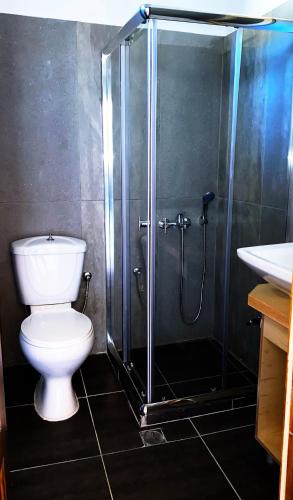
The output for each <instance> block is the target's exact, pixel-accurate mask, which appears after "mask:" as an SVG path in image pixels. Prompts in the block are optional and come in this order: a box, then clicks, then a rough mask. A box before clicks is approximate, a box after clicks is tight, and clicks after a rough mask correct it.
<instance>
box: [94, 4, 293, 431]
mask: <svg viewBox="0 0 293 500" xmlns="http://www.w3.org/2000/svg"><path fill="white" fill-rule="evenodd" d="M157 20H169V21H172V20H173V21H182V22H193V23H201V24H209V25H221V26H225V27H233V28H235V29H236V30H237V31H236V33H235V37H234V44H235V46H234V51H233V54H234V56H233V57H232V68H231V72H230V74H231V75H232V81H231V84H232V85H231V87H232V90H231V93H232V112H231V114H230V119H229V136H230V138H229V159H228V166H229V174H228V204H227V223H226V235H225V240H226V252H225V276H224V282H225V287H224V319H223V335H224V336H225V335H226V334H227V332H226V330H227V318H228V311H229V269H230V244H231V225H232V204H233V178H234V157H235V154H234V153H235V141H236V128H237V101H238V92H239V78H240V64H241V47H242V32H243V30H242V29H239V28H244V29H260V30H263V29H269V30H275V31H282V30H286V31H289V29H288V26H290V30H291V31H292V32H293V22H292V21H290V20H278V19H275V18H269V17H265V18H251V17H241V16H235V15H220V14H211V13H202V12H200V13H199V12H192V11H181V10H174V9H166V8H158V7H153V6H142V7H141V8H140V9H139V11H138V12H137V13H136V14H135V15H134V16H133V18H131V19H130V21H129V22H128V23H127V24H126V25H125V26H124V27H123V28H122V29H121V30H120V31H119V33H118V34H117V35H116V37H114V38H113V40H111V41H110V43H109V44H108V45H107V46H106V47H105V48H104V50H103V53H102V97H103V100H102V113H103V145H104V178H105V235H106V298H107V309H106V310H107V318H106V331H107V349H108V354H109V356H110V359H111V360H112V363H113V366H114V368H115V370H116V373H117V375H118V377H119V379H120V380H121V382H122V385H123V386H124V388H125V390H126V393H127V396H128V398H129V401H130V403H131V405H132V407H133V410H134V412H135V415H136V417H137V419H138V421H139V423H140V424H141V425H142V426H144V425H150V424H153V423H157V422H159V421H162V420H163V421H164V420H168V419H171V420H172V419H175V418H184V417H188V416H191V415H192V414H193V413H194V409H195V408H196V406H198V404H199V402H204V403H205V402H209V401H211V400H212V401H215V400H217V399H221V400H223V396H224V397H225V398H229V397H231V395H233V394H234V393H235V389H228V390H225V391H219V392H218V393H212V394H208V395H203V396H196V397H189V398H179V399H172V400H170V401H164V402H158V403H153V402H152V400H153V385H154V384H153V381H154V378H153V374H154V341H155V339H154V320H155V271H156V125H157V124H156V109H157V48H158V47H157ZM144 24H146V25H147V26H146V28H147V30H148V33H147V150H148V155H147V172H148V175H147V177H148V186H147V220H146V221H145V225H146V229H147V262H146V274H147V276H146V282H147V325H146V335H147V394H146V402H145V401H144V400H143V397H142V395H141V393H140V391H139V390H138V388H137V386H136V384H135V382H134V380H133V378H132V376H131V369H130V367H129V361H130V358H129V351H130V346H129V337H130V276H129V268H130V266H129V264H130V257H129V246H128V242H129V220H128V219H129V198H128V189H129V183H128V145H127V137H126V133H127V132H126V130H127V102H128V92H127V88H128V74H129V45H130V44H131V42H132V41H133V40H135V36H136V33H137V32H138V30H139V28H140V27H141V26H142V25H144ZM118 48H119V51H120V97H121V102H120V105H121V113H120V120H121V137H120V139H121V141H120V145H121V177H122V190H121V191H122V192H121V205H122V207H121V208H122V215H123V220H124V221H126V223H123V224H122V304H123V305H122V345H123V355H122V359H121V356H120V355H119V353H118V349H117V347H116V346H115V343H114V340H113V338H112V325H113V303H112V300H113V298H112V292H113V289H114V288H113V287H114V272H115V270H114V200H113V153H114V152H113V137H112V125H113V123H112V95H111V60H110V56H111V54H112V53H113V51H115V50H117V49H118ZM250 391H251V389H250ZM248 392H249V391H248V390H247V388H246V387H244V388H237V395H239V394H240V395H241V394H247V393H248Z"/></svg>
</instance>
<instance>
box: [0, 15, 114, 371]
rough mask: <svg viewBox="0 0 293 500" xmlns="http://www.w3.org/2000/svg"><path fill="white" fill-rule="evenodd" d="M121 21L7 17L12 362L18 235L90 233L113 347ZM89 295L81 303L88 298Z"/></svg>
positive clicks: (96, 288) (1, 58)
mask: <svg viewBox="0 0 293 500" xmlns="http://www.w3.org/2000/svg"><path fill="white" fill-rule="evenodd" d="M115 30H116V28H111V27H108V26H107V27H105V26H98V25H87V24H82V23H75V22H63V21H55V20H46V19H37V18H29V17H22V16H12V15H1V16H0V72H1V78H0V108H1V111H0V121H1V134H0V150H1V156H0V177H1V181H0V212H1V213H0V282H1V313H0V319H1V330H2V343H3V350H4V360H5V364H6V365H11V364H15V363H17V362H20V361H22V359H23V358H22V356H21V353H20V349H19V345H18V332H19V326H20V323H21V321H22V319H23V318H24V317H25V314H26V313H25V308H24V306H22V305H20V304H19V300H18V297H17V293H16V288H15V283H14V279H13V274H12V269H11V262H10V255H9V243H10V242H11V241H13V240H15V239H19V238H23V237H27V236H32V235H38V234H47V233H49V232H52V233H53V234H65V235H71V236H76V237H82V238H85V239H86V241H87V243H88V252H87V255H86V261H85V268H86V269H88V270H90V271H91V272H92V273H93V280H92V283H91V291H90V298H89V307H88V314H89V316H90V317H91V318H92V320H93V322H94V327H95V333H96V344H95V348H94V349H95V351H99V350H103V349H104V348H105V264H104V203H103V197H104V192H103V189H104V188H103V171H102V141H101V137H102V130H101V107H100V101H101V81H100V67H99V62H100V51H101V49H102V47H103V46H104V45H105V43H106V42H107V40H108V38H109V37H111V36H112V34H113V32H114V31H115ZM80 303H81V300H80V301H79V303H78V304H77V307H79V306H80Z"/></svg>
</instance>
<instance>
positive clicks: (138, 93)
mask: <svg viewBox="0 0 293 500" xmlns="http://www.w3.org/2000/svg"><path fill="white" fill-rule="evenodd" d="M292 31H293V26H292V24H291V23H290V22H289V21H286V20H276V19H274V18H257V19H256V18H244V17H236V16H227V15H225V16H221V15H214V14H205V13H196V12H189V11H179V10H170V9H164V8H157V7H152V6H145V7H142V8H141V9H140V10H139V12H138V13H137V14H136V15H135V16H134V17H133V18H132V19H131V20H130V21H129V22H128V23H127V24H126V25H125V26H124V27H123V28H122V29H121V30H120V32H119V33H118V34H117V36H116V37H115V38H114V39H113V40H112V41H111V42H110V43H109V44H108V45H107V47H105V49H104V51H103V55H102V83H103V138H104V167H105V212H106V213H105V216H106V266H107V341H108V352H109V355H110V357H111V359H112V362H113V365H114V368H115V369H116V371H117V374H118V376H119V378H120V380H121V382H122V384H123V386H124V388H125V390H126V393H127V396H128V398H129V401H130V403H131V405H132V408H133V410H134V412H135V414H136V416H137V418H138V420H139V422H140V424H141V425H149V424H153V423H156V422H161V421H164V420H170V419H176V418H182V417H185V416H191V415H198V414H203V413H210V412H214V411H220V410H224V409H228V408H231V407H236V406H245V405H249V404H254V402H255V388H256V371H257V363H258V343H259V318H258V317H255V315H254V314H253V311H252V310H249V308H248V306H247V294H248V293H249V291H250V290H251V289H252V288H253V287H254V286H255V285H256V284H257V283H258V281H259V280H258V278H257V277H256V276H255V275H254V274H253V273H252V272H251V271H250V270H249V269H247V268H246V267H245V266H244V265H243V264H242V263H241V262H240V261H239V260H237V256H236V249H237V248H238V247H243V246H251V245H258V244H268V243H275V242H282V241H286V239H287V240H288V239H291V234H290V233H291V229H290V221H291V219H290V217H288V206H289V205H291V194H290V193H291V190H290V174H291V170H292V169H291V165H292V137H293V134H292V118H291V117H292V70H293V56H292V54H293V51H292V48H293V41H292V40H293V39H292V34H291V32H292ZM290 162H291V163H290Z"/></svg>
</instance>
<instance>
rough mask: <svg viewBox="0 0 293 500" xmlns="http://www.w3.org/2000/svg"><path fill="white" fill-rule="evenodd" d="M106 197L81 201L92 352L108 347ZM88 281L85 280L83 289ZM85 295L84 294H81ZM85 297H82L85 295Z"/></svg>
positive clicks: (87, 311)
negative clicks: (87, 275) (90, 277)
mask: <svg viewBox="0 0 293 500" xmlns="http://www.w3.org/2000/svg"><path fill="white" fill-rule="evenodd" d="M104 218H105V217H104V203H103V201H82V202H81V219H82V238H83V239H84V240H85V241H86V242H87V253H86V256H85V263H84V269H85V270H86V271H90V272H91V273H92V275H93V277H92V280H91V282H90V290H89V299H88V307H87V310H86V314H88V316H89V317H90V318H91V320H92V322H93V326H94V331H95V339H96V340H95V344H94V347H93V352H94V353H97V352H101V351H105V349H106V285H105V232H104ZM84 288H85V284H83V290H84ZM81 295H82V296H83V294H81ZM82 298H83V297H82Z"/></svg>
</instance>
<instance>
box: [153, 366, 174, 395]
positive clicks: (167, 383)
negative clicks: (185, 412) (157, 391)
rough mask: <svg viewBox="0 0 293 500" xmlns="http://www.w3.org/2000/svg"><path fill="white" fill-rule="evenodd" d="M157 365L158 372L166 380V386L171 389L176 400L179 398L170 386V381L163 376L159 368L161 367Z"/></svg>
mask: <svg viewBox="0 0 293 500" xmlns="http://www.w3.org/2000/svg"><path fill="white" fill-rule="evenodd" d="M155 365H156V368H157V370H158V372H159V373H160V375H161V377H162V378H163V379H164V380H165V382H166V385H167V386H168V387H169V389H170V391H171V392H172V394H173V396H174V397H175V399H176V398H177V396H176V394H175V392H174V391H173V389H172V387H171V386H170V384H169V382H168V380H167V379H166V377H165V375H164V374H163V372H162V370H161V368H160V367H159V365H158V364H157V363H155Z"/></svg>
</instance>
